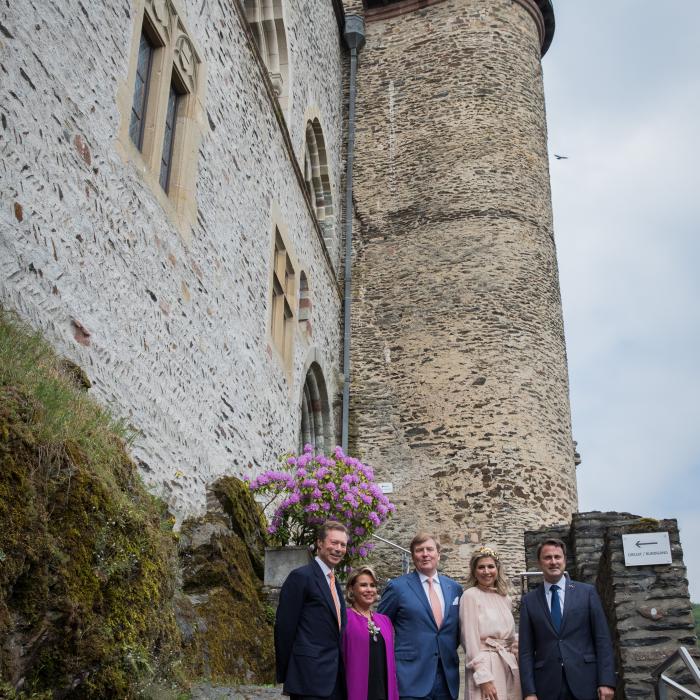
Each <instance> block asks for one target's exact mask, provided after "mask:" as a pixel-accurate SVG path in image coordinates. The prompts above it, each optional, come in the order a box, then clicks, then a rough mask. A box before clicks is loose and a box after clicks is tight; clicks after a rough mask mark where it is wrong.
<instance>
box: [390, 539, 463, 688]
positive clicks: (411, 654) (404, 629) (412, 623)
mask: <svg viewBox="0 0 700 700" xmlns="http://www.w3.org/2000/svg"><path fill="white" fill-rule="evenodd" d="M411 556H412V557H413V564H414V565H415V567H416V570H415V571H413V572H412V573H410V574H406V575H405V576H400V577H399V578H395V579H393V580H392V581H390V582H389V584H388V585H387V587H386V589H385V590H384V592H383V593H382V598H381V601H380V602H379V607H378V611H379V612H380V613H383V614H384V615H387V616H388V617H389V618H390V619H391V621H392V623H393V624H394V631H395V643H394V656H395V658H396V675H397V678H398V681H399V696H400V697H401V698H402V700H408V699H409V698H421V699H425V700H455V698H457V696H458V694H459V659H458V657H457V647H458V646H459V598H460V596H461V595H462V587H461V586H460V585H459V584H458V583H457V582H456V581H453V580H452V579H451V578H448V577H447V576H444V575H443V574H440V575H439V576H438V573H437V566H438V562H439V561H440V542H439V541H438V540H437V538H436V537H434V536H433V535H431V534H429V533H427V532H419V533H418V534H417V535H416V536H415V537H414V538H413V540H412V542H411Z"/></svg>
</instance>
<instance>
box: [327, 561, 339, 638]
mask: <svg viewBox="0 0 700 700" xmlns="http://www.w3.org/2000/svg"><path fill="white" fill-rule="evenodd" d="M328 578H329V579H330V580H331V595H332V596H333V602H334V603H335V614H336V615H337V616H338V627H340V626H341V623H340V601H339V600H338V591H336V590H335V574H334V573H333V572H332V571H330V572H329V573H328Z"/></svg>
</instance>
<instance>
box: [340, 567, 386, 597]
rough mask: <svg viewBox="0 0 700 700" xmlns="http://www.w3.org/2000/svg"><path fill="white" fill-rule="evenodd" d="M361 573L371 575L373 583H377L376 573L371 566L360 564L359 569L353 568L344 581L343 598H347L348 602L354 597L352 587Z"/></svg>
mask: <svg viewBox="0 0 700 700" xmlns="http://www.w3.org/2000/svg"><path fill="white" fill-rule="evenodd" d="M362 574H367V575H368V576H371V577H372V580H373V581H374V583H375V584H378V583H379V581H378V579H377V574H375V573H374V569H373V568H372V567H371V566H361V567H360V568H359V569H353V571H352V573H351V574H350V576H348V580H347V582H346V583H345V600H347V601H348V603H350V604H352V602H353V600H354V599H355V596H354V595H353V592H352V587H353V586H354V585H355V581H357V579H358V578H360V576H362Z"/></svg>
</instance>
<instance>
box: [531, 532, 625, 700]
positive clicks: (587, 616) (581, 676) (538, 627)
mask: <svg viewBox="0 0 700 700" xmlns="http://www.w3.org/2000/svg"><path fill="white" fill-rule="evenodd" d="M537 559H538V561H539V564H540V568H541V569H542V574H543V576H544V585H542V586H538V587H537V588H536V589H535V590H534V591H531V592H530V593H528V594H527V595H526V596H525V597H524V598H523V600H522V603H521V607H520V640H519V642H520V644H519V646H520V683H521V686H522V692H523V697H524V699H525V700H612V697H613V696H614V694H615V660H614V656H613V649H612V644H611V642H610V632H609V630H608V623H607V620H606V619H605V613H604V612H603V606H602V605H601V602H600V598H598V594H597V593H596V590H595V588H594V587H593V586H590V585H588V584H587V583H579V582H577V581H572V580H570V579H569V578H567V577H566V576H564V570H565V569H566V545H565V544H564V543H563V542H562V541H561V540H557V539H547V540H545V541H544V542H542V543H541V544H540V545H539V547H538V548H537Z"/></svg>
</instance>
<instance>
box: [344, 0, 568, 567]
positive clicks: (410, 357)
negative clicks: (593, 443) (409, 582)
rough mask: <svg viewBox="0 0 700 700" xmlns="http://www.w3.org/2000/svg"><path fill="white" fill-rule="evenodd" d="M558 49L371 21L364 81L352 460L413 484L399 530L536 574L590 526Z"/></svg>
mask: <svg viewBox="0 0 700 700" xmlns="http://www.w3.org/2000/svg"><path fill="white" fill-rule="evenodd" d="M540 48H541V44H540V39H539V36H538V32H537V26H536V24H535V22H534V20H533V17H532V16H531V14H529V13H528V11H527V10H526V9H525V7H524V4H523V3H519V2H514V1H512V0H447V1H446V2H441V3H436V4H432V5H430V6H428V7H425V8H423V9H419V10H416V11H413V12H409V13H405V14H399V15H397V16H394V17H391V18H389V19H382V20H376V21H369V22H368V24H367V45H366V46H365V48H364V49H363V51H362V53H361V55H360V65H359V71H358V76H359V78H358V81H359V82H358V107H357V112H358V120H357V151H356V156H355V157H356V161H355V163H356V168H355V182H356V186H355V201H356V212H357V216H358V218H359V220H360V222H361V230H360V231H359V232H358V236H357V238H356V245H355V248H354V255H355V260H354V269H353V274H354V283H353V310H354V311H353V317H352V376H353V385H352V405H351V436H350V445H351V448H352V450H353V451H354V452H357V453H358V456H359V457H361V458H363V459H365V460H366V461H368V462H369V463H371V464H373V465H374V466H375V468H376V469H377V470H378V473H379V475H380V477H381V479H382V481H390V482H392V483H393V486H394V494H393V497H394V500H395V502H396V503H397V505H398V513H397V515H396V518H395V519H394V520H393V523H392V524H390V525H389V526H388V527H387V528H385V532H384V533H383V534H384V535H385V536H387V537H389V538H390V539H393V540H396V541H397V542H399V543H400V544H402V545H403V546H406V545H407V543H408V542H409V541H410V539H411V537H412V535H413V534H414V533H415V531H416V530H417V529H427V530H430V531H434V532H436V533H437V534H438V535H439V537H440V538H441V540H442V543H443V545H444V550H443V563H444V565H445V569H446V571H447V572H448V573H451V574H454V575H458V576H464V575H465V574H466V571H467V568H468V561H469V556H470V554H471V552H472V550H473V548H474V547H475V545H477V544H479V543H481V544H487V545H490V546H493V547H495V548H497V549H498V550H500V551H501V554H502V556H503V558H504V561H505V562H506V565H507V568H508V571H509V572H510V573H511V574H513V573H515V572H517V571H521V570H522V568H523V566H524V563H525V561H524V556H523V550H522V533H523V531H524V530H525V529H528V528H534V527H538V526H541V525H545V524H554V523H560V522H566V521H568V520H569V519H570V517H571V514H572V512H573V511H575V510H576V504H577V497H576V486H575V468H574V449H573V443H572V436H571V425H570V410H569V396H568V379H567V366H566V352H565V346H564V334H563V325H562V312H561V303H560V293H559V282H558V272H557V263H556V253H555V245H554V239H553V228H552V213H551V195H550V186H549V172H548V159H547V137H546V124H545V110H544V96H543V86H542V70H541V63H540Z"/></svg>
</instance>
